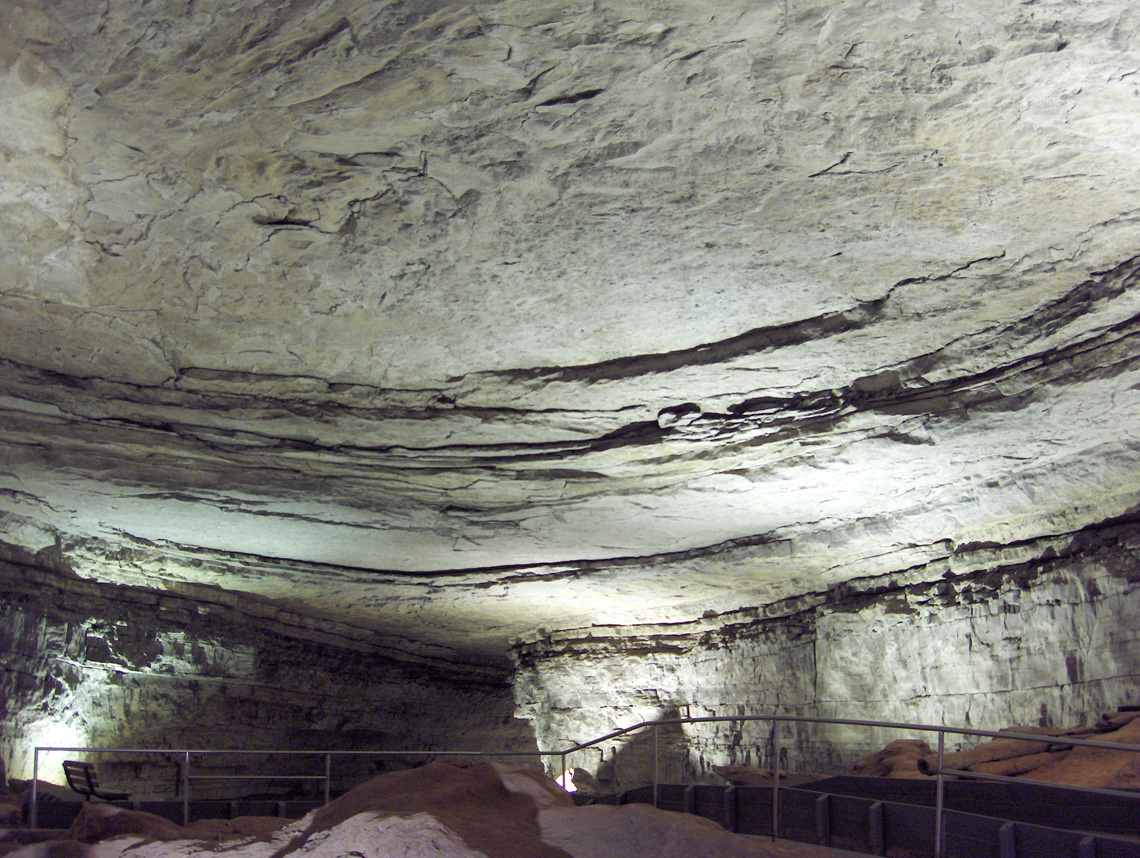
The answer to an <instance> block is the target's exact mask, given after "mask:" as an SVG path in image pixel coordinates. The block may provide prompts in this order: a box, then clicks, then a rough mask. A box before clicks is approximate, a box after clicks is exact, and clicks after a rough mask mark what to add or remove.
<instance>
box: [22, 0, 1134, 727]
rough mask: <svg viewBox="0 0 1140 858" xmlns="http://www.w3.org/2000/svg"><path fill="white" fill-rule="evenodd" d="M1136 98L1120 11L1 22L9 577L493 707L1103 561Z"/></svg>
mask: <svg viewBox="0 0 1140 858" xmlns="http://www.w3.org/2000/svg"><path fill="white" fill-rule="evenodd" d="M1138 81H1140V12H1138V11H1137V9H1136V7H1135V4H1132V3H1129V2H1125V0H1105V2H1099V3H1095V4H1088V3H1081V4H1077V3H1021V4H1010V3H1005V2H998V0H968V2H963V3H957V4H953V5H946V4H930V3H922V2H911V3H904V4H902V5H900V4H898V3H894V2H885V0H844V2H839V3H835V2H822V0H783V2H778V3H777V2H762V3H755V2H744V0H739V1H738V0H716V2H702V3H683V2H669V1H668V0H655V2H649V3H636V4H630V3H622V2H603V3H593V4H571V3H563V2H549V3H540V4H535V3H532V2H529V0H528V2H523V0H499V2H487V3H480V4H478V5H476V6H471V5H469V4H456V3H444V2H429V0H422V2H420V0H417V2H407V3H358V2H352V3H349V2H343V1H342V0H330V2H320V3H318V2H315V0H314V2H310V1H309V0H302V2H291V3H285V4H281V3H271V2H263V0H240V2H231V3H224V4H217V3H210V2H203V3H196V4H192V5H187V4H185V3H182V2H175V0H157V2H151V3H146V4H143V3H138V2H132V0H114V2H108V3H102V4H91V3H86V2H81V0H53V2H49V3H39V2H31V0H14V2H9V3H5V4H4V6H3V8H2V9H0V108H2V109H3V112H4V122H3V123H2V126H0V156H2V157H0V235H2V236H3V239H4V240H3V246H4V251H3V254H2V256H0V542H2V543H3V545H4V557H5V558H6V559H7V560H10V561H11V562H14V563H18V564H19V565H20V568H21V569H22V570H24V572H23V573H22V574H26V575H27V576H29V580H35V576H37V575H40V574H45V575H47V574H50V575H55V574H66V575H73V576H77V577H78V578H79V579H82V580H87V581H94V582H97V583H98V584H99V585H100V586H107V587H126V588H143V589H149V590H155V591H163V590H172V591H176V592H182V591H186V592H189V591H193V592H196V593H201V592H204V591H203V590H202V589H196V588H205V591H209V590H214V589H216V590H217V591H218V592H222V593H226V594H231V595H232V594H239V595H240V594H248V595H249V596H251V597H255V598H251V599H250V600H249V604H250V606H254V605H257V606H262V605H266V604H271V605H274V606H277V607H276V609H279V610H282V611H285V612H286V613H289V614H290V615H294V616H299V617H304V618H306V619H305V622H307V623H309V624H315V625H319V624H320V623H322V622H326V621H327V622H329V623H331V624H333V625H334V626H335V628H337V629H339V630H341V632H343V633H344V634H345V635H347V636H348V637H354V636H355V637H358V638H359V639H360V640H365V641H372V640H375V638H374V636H375V635H381V636H382V637H383V638H384V640H385V641H391V640H393V639H394V640H397V641H400V642H403V641H406V642H408V643H407V644H406V645H407V646H409V647H411V648H412V649H416V648H417V647H419V646H421V645H426V646H428V647H429V648H430V647H442V648H444V649H446V650H447V651H448V652H451V653H457V654H458V655H457V656H456V657H457V658H459V659H461V660H462V659H470V660H471V662H472V663H474V662H475V661H479V660H489V661H491V662H495V663H497V664H498V665H499V668H500V669H501V668H502V666H503V665H504V664H505V657H506V654H507V651H508V649H509V647H510V644H511V641H512V640H513V639H514V638H516V637H517V636H519V635H531V636H533V637H535V638H536V639H544V634H545V632H544V633H542V634H537V633H535V630H536V629H543V630H547V631H555V632H557V631H560V630H561V631H564V632H566V633H567V634H568V635H569V636H570V637H574V636H577V635H578V634H579V632H577V631H574V630H580V629H589V628H590V626H591V625H594V624H597V625H600V626H602V627H605V628H623V629H633V630H635V633H636V630H642V631H643V632H644V633H645V634H650V633H652V634H657V632H655V631H652V630H655V629H660V628H662V627H663V625H666V624H675V623H681V624H689V625H688V626H687V628H695V627H696V626H694V625H692V624H697V625H699V624H700V623H701V622H704V621H705V620H706V619H709V618H712V620H713V623H714V624H715V618H716V617H721V616H723V617H727V618H731V617H734V616H737V612H740V611H742V610H743V611H744V612H745V613H746V614H747V612H749V611H755V612H756V615H757V616H766V615H769V614H771V613H772V612H773V611H775V612H779V611H780V610H782V609H781V608H779V607H778V606H780V605H786V604H788V602H787V600H795V599H806V600H807V601H808V602H811V601H812V600H818V601H819V602H820V603H822V602H826V601H827V600H828V599H830V598H834V599H835V600H838V601H842V599H843V593H844V592H845V591H844V590H843V588H844V587H846V586H848V584H849V583H850V582H856V583H855V584H854V585H853V586H855V587H857V588H859V589H861V590H868V591H872V590H875V589H876V587H875V585H873V584H870V585H866V584H865V582H867V581H874V580H876V579H878V578H884V580H886V578H890V577H891V576H896V578H897V577H898V576H902V577H903V578H904V579H905V578H907V576H911V577H912V578H915V579H916V580H917V579H920V578H922V576H924V575H928V574H932V575H934V574H935V570H939V571H938V572H937V574H941V570H944V569H945V568H946V567H947V566H950V567H952V568H959V565H960V564H961V563H962V562H963V561H961V559H960V558H962V557H966V558H970V557H974V556H975V552H976V550H977V548H978V546H981V547H982V548H983V549H984V550H987V551H992V552H993V553H994V557H995V558H998V559H995V560H993V561H992V562H991V561H985V562H980V563H977V564H975V563H974V562H973V561H968V562H965V565H966V567H968V568H967V569H966V570H964V571H971V570H972V571H977V570H978V569H980V568H983V567H985V568H989V569H991V570H992V569H1001V568H1005V567H1016V566H1019V565H1020V564H1026V563H1030V564H1031V563H1035V562H1037V560H1038V559H1042V558H1043V557H1044V554H1043V552H1046V551H1047V550H1052V549H1051V548H1050V546H1054V544H1062V545H1063V544H1068V543H1069V541H1071V540H1073V539H1079V534H1080V533H1082V532H1084V530H1085V529H1088V528H1093V529H1095V528H1099V527H1102V526H1104V525H1105V523H1108V522H1116V523H1121V522H1123V523H1125V525H1126V526H1127V527H1130V528H1132V530H1133V532H1134V531H1135V514H1136V512H1135V511H1136V499H1137V497H1138V496H1140V458H1138V457H1140V445H1138V441H1137V431H1138V427H1140V419H1138V417H1140V377H1138V369H1137V355H1138V349H1137V333H1138V325H1140V321H1138V320H1140V291H1138V288H1137V277H1138V271H1140V245H1138V242H1137V231H1136V229H1137V218H1138V212H1140V203H1138V201H1140V169H1138V167H1140V124H1138V123H1137V121H1136V116H1137V115H1138V107H1140V94H1138V92H1140V90H1138V86H1140V83H1138ZM1003 552H1008V554H1007V555H1005V556H1004V558H1003ZM1062 553H1063V552H1062ZM37 570H38V571H37ZM935 577H936V575H935ZM892 580H894V579H892ZM928 580H934V579H933V578H931V579H928ZM892 586H893V585H890V584H884V585H883V587H882V588H880V589H881V590H882V591H883V592H886V591H889V590H890V589H891V587H892ZM1073 586H1074V587H1079V586H1080V584H1079V583H1077V584H1074V585H1073ZM1114 592H1115V591H1114ZM805 594H806V595H805ZM1119 597H1120V598H1123V596H1119ZM1068 603H1072V602H1071V601H1070V602H1068ZM1101 604H1107V602H1103V601H1102V602H1101ZM1114 604H1115V603H1114ZM245 610H253V608H249V607H247V608H246V609H245ZM884 610H889V608H888V609H884ZM1117 613H1119V610H1118V609H1117V608H1115V607H1113V608H1111V609H1107V608H1106V610H1105V614H1107V615H1109V616H1110V617H1111V619H1109V620H1104V621H1103V622H1104V624H1105V628H1106V629H1107V628H1108V626H1107V624H1108V623H1110V622H1113V621H1115V619H1117V616H1116V615H1117ZM726 622H728V620H726ZM836 622H837V623H838V622H839V621H838V620H836ZM1074 622H1075V623H1076V624H1077V625H1079V624H1080V622H1083V621H1074ZM338 633H340V632H338ZM1103 633H1104V634H1110V633H1111V632H1110V631H1104V632H1103ZM299 634H300V637H301V638H302V639H304V638H305V637H306V634H307V632H306V633H299ZM635 636H636V635H635ZM528 639H529V638H528ZM819 640H820V642H821V646H824V647H828V646H830V645H829V644H827V641H828V638H827V637H826V636H822V637H820V638H819ZM399 645H400V646H404V645H405V644H403V643H400V644H399ZM920 649H921V648H920ZM1032 649H1033V647H1032V646H1031V645H1030V644H1025V645H1024V647H1023V650H1024V651H1026V652H1028V651H1030V650H1032ZM417 651H418V650H417ZM797 651H798V650H796V649H795V647H794V646H793V647H792V648H791V654H789V655H788V656H786V657H787V658H792V659H794V658H798V656H795V655H794V653H795V652H797ZM833 652H834V650H832V649H826V651H821V654H820V658H821V660H826V659H827V658H829V657H830V656H829V653H833ZM914 655H915V656H916V657H919V656H921V657H923V658H927V657H931V654H930V653H929V652H926V651H921V652H919V651H917V650H916V652H915V653H914ZM1044 661H1045V662H1046V664H1045V666H1044V667H1043V668H1042V670H1043V671H1045V672H1046V673H1050V674H1051V673H1052V672H1055V671H1056V667H1057V665H1056V664H1054V663H1053V662H1054V661H1057V659H1056V658H1053V657H1052V656H1051V655H1046V656H1044ZM821 663H822V661H821ZM835 666H836V667H839V666H840V665H838V664H837V665H835ZM922 669H923V670H925V671H926V673H925V675H924V679H926V680H929V681H930V683H931V687H934V685H936V683H937V682H938V681H939V679H940V677H941V676H942V674H941V673H940V672H939V670H938V668H937V666H935V665H933V664H929V665H925V666H923V668H922ZM1113 670H1115V671H1116V672H1115V673H1113V674H1112V675H1113V676H1129V675H1135V674H1136V673H1137V668H1136V664H1135V659H1134V658H1133V659H1132V660H1131V661H1128V659H1122V660H1118V663H1117V664H1116V665H1115V667H1114V668H1113ZM555 672H556V671H555ZM1078 672H1079V671H1078ZM829 675H833V674H829ZM754 679H755V677H753V680H754ZM991 680H992V682H993V683H996V684H997V685H998V686H1001V685H1002V682H1001V681H1000V680H1001V678H1000V677H988V678H987V681H991ZM35 681H36V682H42V681H43V677H42V676H39V675H37V677H36V680H35ZM829 681H832V682H834V683H836V684H835V685H834V688H835V691H836V694H837V695H839V696H837V697H836V701H837V704H836V705H837V706H838V705H839V703H840V702H842V700H843V699H846V697H844V695H848V694H851V693H855V692H856V688H855V687H854V686H852V687H849V688H844V687H842V681H841V680H839V679H833V680H829ZM1074 681H1077V682H1078V683H1079V681H1080V680H1074ZM33 684H34V683H33ZM682 684H683V683H682ZM917 685H922V683H921V682H917ZM678 687H680V686H671V688H673V690H676V688H678ZM987 688H988V686H987V687H979V688H978V689H977V690H979V691H985V690H987ZM547 693H548V692H543V694H547ZM787 693H788V694H791V695H792V696H793V697H796V696H797V694H796V692H795V683H794V681H793V683H792V685H790V686H788V692H787ZM908 693H909V692H908ZM914 693H915V694H919V693H921V692H920V690H917V689H916V690H914ZM930 693H933V692H930ZM939 693H941V692H939ZM946 693H947V694H949V695H950V696H951V697H953V696H954V695H957V694H958V692H957V691H950V692H946ZM21 694H22V695H24V696H25V697H26V696H28V695H29V694H30V691H29V689H27V688H24V689H22V691H21ZM1097 694H1099V695H1100V698H1106V697H1116V698H1120V697H1121V696H1122V692H1121V690H1120V689H1119V688H1118V689H1115V690H1113V691H1112V692H1111V693H1109V692H1104V693H1101V692H1097ZM1097 694H1094V695H1093V697H1097ZM663 696H664V697H667V698H669V699H668V700H666V701H665V703H666V704H668V705H672V703H674V702H677V699H678V698H679V697H680V696H682V695H680V693H679V692H678V693H673V692H672V691H669V693H667V694H664V695H663ZM1100 698H1098V701H1099V702H1098V704H1097V705H1104V706H1111V705H1114V704H1117V703H1121V702H1123V700H1121V699H1100ZM908 699H909V698H908ZM929 699H941V698H940V697H939V696H938V694H936V695H935V696H934V697H933V698H929ZM955 699H957V698H955ZM721 702H727V701H721ZM627 703H628V701H627ZM622 705H626V704H622ZM630 705H632V704H630ZM718 705H719V703H718ZM954 709H955V711H962V709H963V707H961V706H959V705H958V704H955V707H954ZM965 711H970V710H969V707H965ZM974 711H976V710H974ZM1013 720H1014V721H1024V720H1025V718H1024V715H1022V717H1015V718H1014V719H1013ZM543 729H544V730H545V728H543ZM555 732H557V731H555Z"/></svg>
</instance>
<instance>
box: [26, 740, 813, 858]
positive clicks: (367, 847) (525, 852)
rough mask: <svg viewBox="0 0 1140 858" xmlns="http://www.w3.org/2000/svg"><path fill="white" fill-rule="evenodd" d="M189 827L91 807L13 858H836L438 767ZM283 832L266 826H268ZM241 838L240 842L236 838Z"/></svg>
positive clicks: (489, 771) (683, 818)
mask: <svg viewBox="0 0 1140 858" xmlns="http://www.w3.org/2000/svg"><path fill="white" fill-rule="evenodd" d="M282 822H283V820H268V821H266V820H256V819H254V821H253V822H252V823H251V824H250V825H251V827H245V826H244V825H242V824H239V823H241V821H240V820H232V821H228V822H227V821H223V820H212V821H204V822H199V823H195V824H193V825H191V826H186V827H183V826H179V825H175V824H173V823H171V822H168V821H167V820H165V819H162V818H161V817H156V816H153V815H151V814H147V813H139V812H136V811H129V810H120V809H118V808H115V807H113V806H110V805H105V804H92V805H89V806H88V807H86V808H84V813H83V814H82V815H81V817H80V818H79V819H77V820H76V823H75V826H74V827H73V829H72V831H71V836H70V838H69V839H68V840H64V841H54V842H49V843H38V844H35V845H32V846H27V847H25V848H23V849H21V850H19V851H17V852H14V853H12V855H11V856H9V858H343V856H345V855H358V856H374V858H379V856H384V858H611V856H617V858H691V856H693V855H700V856H702V858H776V856H781V858H791V856H813V858H814V856H823V855H826V853H825V852H822V851H820V850H818V849H816V848H814V847H811V846H794V847H790V846H786V845H776V844H772V843H769V842H767V841H764V840H761V839H759V838H751V837H742V836H739V835H735V834H730V833H729V832H727V831H725V830H724V829H723V828H721V827H720V826H719V825H717V824H716V823H714V822H710V821H708V820H705V819H701V818H700V817H695V816H688V815H686V814H681V813H672V812H669V811H661V810H656V809H654V808H652V807H650V806H648V805H625V806H621V807H613V806H602V805H596V806H587V807H575V806H574V803H573V801H572V800H571V798H570V796H569V795H568V794H567V793H565V792H564V791H563V790H562V789H561V788H560V787H559V786H558V785H557V784H555V783H554V782H553V781H551V780H550V779H549V778H546V777H545V776H544V775H542V774H540V773H539V772H537V771H534V770H531V769H526V768H521V767H510V766H502V765H497V764H494V763H471V762H465V761H453V762H446V763H445V762H436V763H429V764H428V765H425V766H421V767H420V768H417V769H411V770H409V771H405V772H392V773H388V774H384V775H380V776H379V777H376V778H373V779H372V780H370V781H368V782H367V783H364V784H361V785H360V786H358V787H356V788H355V789H353V790H351V791H350V792H348V793H346V794H345V795H343V796H341V797H340V798H339V799H337V800H336V801H334V802H332V803H331V804H329V805H327V806H326V807H323V808H321V809H320V810H317V811H314V812H313V813H311V814H309V816H307V817H306V818H305V819H303V820H300V821H298V822H291V823H288V824H287V825H286V826H285V827H281V828H278V827H277V826H279V825H280V824H281V823H282ZM269 823H273V825H272V826H270V827H267V828H265V829H264V830H259V829H258V826H259V825H262V824H264V825H266V826H269ZM235 835H236V836H235Z"/></svg>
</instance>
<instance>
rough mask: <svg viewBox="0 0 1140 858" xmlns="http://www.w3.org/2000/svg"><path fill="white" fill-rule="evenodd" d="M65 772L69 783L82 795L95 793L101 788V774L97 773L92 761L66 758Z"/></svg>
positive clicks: (64, 762) (64, 763)
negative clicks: (86, 761)
mask: <svg viewBox="0 0 1140 858" xmlns="http://www.w3.org/2000/svg"><path fill="white" fill-rule="evenodd" d="M63 774H64V776H65V777H66V778H67V785H68V786H69V787H71V788H72V789H73V790H75V791H76V792H77V793H80V794H81V795H88V796H90V795H94V794H95V791H96V790H98V789H99V776H98V775H97V774H95V766H93V765H92V764H91V763H82V762H80V761H79V760H64V761H63Z"/></svg>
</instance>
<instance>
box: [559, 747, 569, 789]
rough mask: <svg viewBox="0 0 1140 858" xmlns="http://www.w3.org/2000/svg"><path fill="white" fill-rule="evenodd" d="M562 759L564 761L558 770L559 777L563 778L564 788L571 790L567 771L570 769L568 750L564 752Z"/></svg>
mask: <svg viewBox="0 0 1140 858" xmlns="http://www.w3.org/2000/svg"><path fill="white" fill-rule="evenodd" d="M560 759H561V760H562V763H561V765H562V768H561V769H560V770H559V772H558V777H560V778H562V789H564V790H566V791H567V792H569V791H570V784H568V783H566V772H567V771H568V769H567V768H566V752H565V751H563V752H562V755H561V757H560Z"/></svg>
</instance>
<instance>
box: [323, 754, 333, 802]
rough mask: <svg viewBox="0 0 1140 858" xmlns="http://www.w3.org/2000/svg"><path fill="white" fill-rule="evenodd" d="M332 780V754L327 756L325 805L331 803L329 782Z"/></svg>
mask: <svg viewBox="0 0 1140 858" xmlns="http://www.w3.org/2000/svg"><path fill="white" fill-rule="evenodd" d="M331 780H332V754H325V804H328V803H329V781H331Z"/></svg>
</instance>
